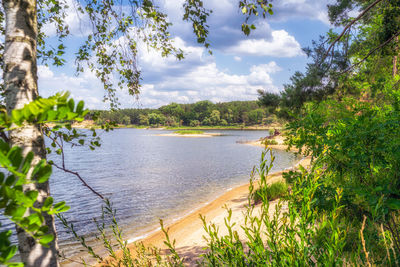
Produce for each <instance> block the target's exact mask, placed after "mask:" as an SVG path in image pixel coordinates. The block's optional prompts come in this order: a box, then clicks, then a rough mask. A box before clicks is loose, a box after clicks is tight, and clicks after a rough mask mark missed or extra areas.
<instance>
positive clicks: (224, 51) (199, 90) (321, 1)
mask: <svg viewBox="0 0 400 267" xmlns="http://www.w3.org/2000/svg"><path fill="white" fill-rule="evenodd" d="M74 1H75V0H68V1H67V2H69V6H71V7H73V6H74V5H75V6H76V5H77V2H74ZM328 1H329V0H276V1H273V2H272V3H273V4H274V7H273V10H274V15H273V16H269V17H267V18H266V19H256V20H255V24H256V25H257V30H256V31H254V32H253V33H252V34H251V35H250V36H249V37H246V36H245V35H244V34H243V33H242V32H241V30H240V26H241V23H242V22H243V20H244V17H243V16H242V15H241V14H240V12H239V10H238V5H237V0H205V1H204V2H205V6H206V8H210V9H212V10H213V13H212V14H211V16H210V18H209V23H210V36H209V37H210V43H211V49H212V50H213V55H212V56H210V55H208V53H207V50H206V49H205V48H203V47H202V46H199V45H198V44H197V43H196V39H195V36H194V35H193V33H192V29H191V26H190V24H188V23H186V22H183V21H182V19H181V18H182V14H183V10H182V8H181V6H182V2H183V0H159V1H158V4H159V6H160V7H161V8H162V9H163V10H164V11H165V12H166V13H167V14H168V15H169V19H170V21H171V22H172V23H173V26H172V28H171V34H172V37H173V38H174V43H175V45H176V46H177V47H179V48H181V49H183V51H184V52H185V59H184V60H182V61H177V60H176V59H175V58H173V57H168V58H162V57H161V56H160V54H159V53H158V52H157V51H154V50H151V49H150V50H149V49H148V48H147V47H146V46H145V45H143V44H142V45H139V56H138V63H139V67H140V69H141V71H142V74H143V76H142V78H143V80H142V89H141V94H140V95H139V99H135V98H134V97H132V96H129V95H128V93H127V91H119V92H118V94H117V95H118V97H119V100H120V102H121V107H122V108H141V107H143V108H158V107H160V106H162V105H165V104H168V103H171V102H178V103H193V102H196V101H199V100H206V99H207V100H211V101H213V102H225V101H233V100H255V99H257V90H258V89H263V90H268V91H271V92H279V91H280V90H282V88H283V84H285V83H287V82H288V81H289V78H290V76H291V75H292V74H293V73H294V72H295V71H297V70H300V71H302V70H304V67H305V65H306V63H307V61H308V60H307V58H306V56H305V55H304V53H303V52H302V50H301V48H302V47H306V46H310V45H311V41H312V40H313V39H314V40H316V39H318V37H319V35H323V34H324V33H325V32H327V31H328V30H329V27H330V25H329V22H328V18H327V11H326V5H327V3H328ZM67 22H68V24H69V26H70V29H71V32H72V35H73V36H72V37H71V38H69V39H68V40H67V41H66V43H65V45H66V46H67V48H68V50H67V57H66V59H67V64H66V65H65V66H63V67H62V68H57V67H53V66H49V67H46V66H44V65H39V68H38V75H39V92H40V94H41V95H43V96H49V95H52V94H54V93H55V92H58V91H70V92H71V94H72V96H73V97H74V98H75V99H79V100H80V99H83V100H85V103H86V105H87V107H89V108H92V109H93V108H96V109H107V108H108V103H104V102H103V101H102V99H103V95H104V93H103V89H102V86H101V84H100V82H99V81H98V80H97V79H96V77H95V76H94V75H93V74H92V73H90V72H89V71H86V72H84V73H83V74H80V75H79V76H75V75H74V70H75V66H74V52H76V51H77V47H78V45H79V44H80V43H82V42H83V41H84V36H85V35H86V34H88V28H87V24H86V23H85V18H84V17H83V18H82V17H78V15H77V14H76V12H75V11H74V9H73V8H71V11H70V12H68V16H67ZM46 27H47V28H45V30H46V32H47V33H48V34H49V35H50V36H51V35H52V34H53V33H54V29H53V28H52V27H51V26H50V25H49V26H46ZM39 63H40V62H39Z"/></svg>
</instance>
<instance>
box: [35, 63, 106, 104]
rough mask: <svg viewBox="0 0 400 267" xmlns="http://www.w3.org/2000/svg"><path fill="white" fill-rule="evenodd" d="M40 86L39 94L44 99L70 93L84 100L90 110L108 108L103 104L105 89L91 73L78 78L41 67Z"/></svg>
mask: <svg viewBox="0 0 400 267" xmlns="http://www.w3.org/2000/svg"><path fill="white" fill-rule="evenodd" d="M38 86H39V93H40V95H41V96H43V97H48V96H52V95H54V94H56V93H58V92H66V91H68V92H70V93H71V97H73V98H74V99H75V100H84V101H85V106H86V107H88V108H91V109H94V108H106V107H107V104H106V103H104V102H102V99H103V96H104V93H103V87H102V85H101V84H100V82H99V80H98V79H97V78H96V76H95V75H94V74H93V73H91V72H89V71H86V72H84V73H82V74H81V75H80V76H78V77H76V76H74V75H71V76H70V75H67V74H65V73H63V72H53V71H52V70H51V69H50V68H49V67H47V66H43V65H39V66H38Z"/></svg>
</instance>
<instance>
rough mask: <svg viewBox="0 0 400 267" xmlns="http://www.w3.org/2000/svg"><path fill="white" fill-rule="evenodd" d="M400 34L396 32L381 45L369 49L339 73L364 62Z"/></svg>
mask: <svg viewBox="0 0 400 267" xmlns="http://www.w3.org/2000/svg"><path fill="white" fill-rule="evenodd" d="M399 35H400V32H397V33H396V34H394V35H393V36H392V37H390V38H389V39H387V40H386V41H385V42H384V43H381V44H380V45H379V46H377V47H375V48H374V49H372V50H371V51H369V53H368V54H367V55H366V56H365V57H364V58H363V59H361V60H360V61H358V62H357V63H354V64H353V65H351V66H350V67H348V68H347V69H346V70H344V71H343V72H341V73H340V74H339V75H341V74H343V73H346V72H348V71H349V70H351V69H353V68H355V67H357V66H359V65H360V64H361V63H363V62H364V61H365V60H366V59H367V58H368V57H369V56H370V55H372V54H373V53H375V52H376V51H377V50H379V49H381V48H382V47H384V46H386V45H387V44H389V43H390V42H391V41H393V39H394V38H396V37H397V36H399Z"/></svg>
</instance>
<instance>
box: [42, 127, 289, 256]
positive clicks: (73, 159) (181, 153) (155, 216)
mask: <svg viewBox="0 0 400 267" xmlns="http://www.w3.org/2000/svg"><path fill="white" fill-rule="evenodd" d="M217 132H222V133H223V134H224V135H223V136H218V137H212V138H181V137H169V136H157V134H161V133H168V131H154V130H142V129H115V130H114V131H112V132H109V133H106V132H103V133H101V139H102V146H101V147H100V148H98V149H96V150H95V151H90V150H89V149H87V148H83V147H74V148H72V149H71V148H69V147H66V150H65V152H66V166H67V168H69V169H71V170H73V171H78V172H79V173H80V175H81V176H82V177H84V178H85V180H86V181H87V183H88V184H90V185H91V186H92V187H93V188H95V190H97V191H98V192H100V193H101V194H103V195H104V196H106V197H108V198H110V199H111V201H112V203H113V205H114V208H116V210H117V216H118V219H119V222H120V224H121V226H122V228H123V229H124V232H125V234H126V235H125V236H126V238H129V239H130V238H134V237H135V236H138V235H141V234H143V233H145V232H147V231H149V230H151V229H154V228H156V227H157V226H158V220H159V218H162V219H164V220H165V221H166V222H171V221H173V220H174V219H176V218H178V217H180V216H183V215H184V214H187V213H188V212H190V211H191V210H193V209H194V208H196V207H199V206H200V205H204V204H205V203H207V202H209V201H211V200H213V199H215V198H216V197H217V196H218V195H221V194H222V193H223V192H225V191H226V190H227V189H229V188H232V187H235V186H238V185H240V184H244V183H246V182H248V180H249V174H250V172H251V170H252V167H253V166H254V165H255V164H257V163H258V162H259V158H260V155H261V151H262V148H261V147H256V146H249V145H243V144H239V143H237V141H243V140H255V139H258V138H260V137H264V136H266V135H268V132H267V131H230V130H229V131H217ZM275 155H276V160H275V164H274V167H273V171H277V170H282V169H285V168H287V167H290V166H292V163H293V161H294V157H293V156H292V154H290V153H287V152H284V151H275ZM54 157H55V155H53V156H52V158H54ZM54 160H55V161H57V159H56V158H54ZM50 186H51V193H52V194H53V196H54V198H55V199H56V200H65V201H66V202H67V203H68V205H70V206H71V210H70V211H68V212H67V213H66V214H65V215H66V217H67V219H68V220H69V221H70V222H72V223H73V224H74V225H75V228H76V229H77V230H78V233H79V234H82V235H87V236H91V235H92V234H93V233H94V232H95V228H96V226H95V224H94V223H93V222H92V219H93V218H98V217H99V216H100V214H101V209H100V207H101V204H102V202H101V200H100V199H99V198H98V197H97V196H96V195H94V194H93V193H92V192H90V191H89V190H88V189H87V188H85V187H84V186H82V184H81V182H80V181H79V180H78V179H77V178H76V177H74V176H72V175H69V174H66V173H63V172H61V171H59V170H56V169H55V170H54V174H53V176H52V178H51V183H50ZM57 230H58V232H59V240H60V246H61V248H62V249H63V250H64V251H65V253H66V255H67V256H69V255H71V254H73V253H75V252H77V251H78V250H77V248H78V245H77V243H76V242H75V241H73V240H72V239H71V236H70V235H69V234H68V233H66V232H65V230H63V227H62V226H61V225H60V223H58V222H57Z"/></svg>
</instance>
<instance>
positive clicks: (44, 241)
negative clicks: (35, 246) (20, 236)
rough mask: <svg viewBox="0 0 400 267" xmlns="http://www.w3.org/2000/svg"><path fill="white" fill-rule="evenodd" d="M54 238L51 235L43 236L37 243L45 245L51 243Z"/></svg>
mask: <svg viewBox="0 0 400 267" xmlns="http://www.w3.org/2000/svg"><path fill="white" fill-rule="evenodd" d="M53 239H54V236H53V235H52V234H48V235H44V236H42V237H41V238H40V240H39V243H40V244H42V245H47V244H48V243H50V242H51V241H53Z"/></svg>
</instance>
